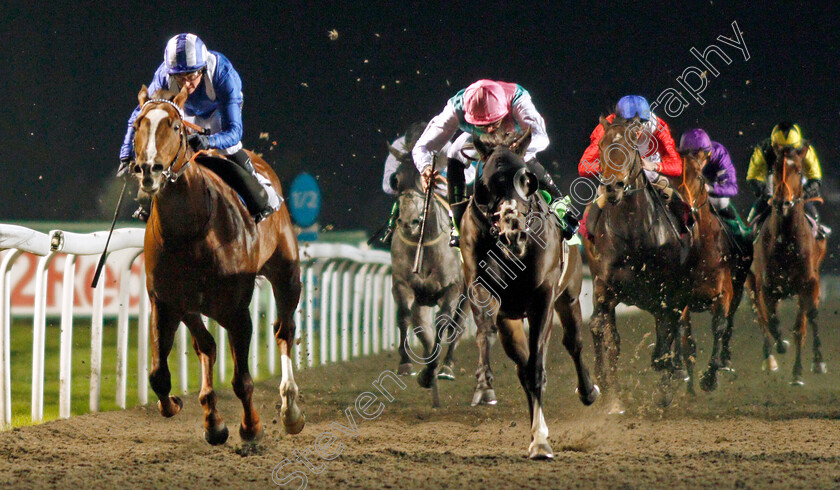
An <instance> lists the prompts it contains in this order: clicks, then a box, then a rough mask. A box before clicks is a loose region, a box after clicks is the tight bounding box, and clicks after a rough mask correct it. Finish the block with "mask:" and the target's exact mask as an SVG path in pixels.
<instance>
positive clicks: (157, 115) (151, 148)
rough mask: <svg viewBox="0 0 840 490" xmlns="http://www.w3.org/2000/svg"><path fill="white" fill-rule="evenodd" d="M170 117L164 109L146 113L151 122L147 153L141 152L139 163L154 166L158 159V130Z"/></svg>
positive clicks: (146, 117)
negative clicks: (161, 123)
mask: <svg viewBox="0 0 840 490" xmlns="http://www.w3.org/2000/svg"><path fill="white" fill-rule="evenodd" d="M168 117H169V113H168V112H167V111H165V110H164V109H152V110H150V111H149V112H147V113H146V116H145V119H147V120H148V121H149V135H148V138H147V140H146V148H145V151H142V152H140V155H139V158H138V160H140V161H139V162H138V163H148V164H150V165H151V164H153V163H154V161H155V158H157V129H158V126H159V125H160V122H161V121H163V120H164V119H167V118H168Z"/></svg>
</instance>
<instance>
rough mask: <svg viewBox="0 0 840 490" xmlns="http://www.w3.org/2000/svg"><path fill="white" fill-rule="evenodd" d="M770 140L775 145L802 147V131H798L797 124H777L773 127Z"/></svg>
mask: <svg viewBox="0 0 840 490" xmlns="http://www.w3.org/2000/svg"><path fill="white" fill-rule="evenodd" d="M770 140H771V141H772V142H773V144H775V145H779V146H793V147H795V148H798V147H799V146H801V145H802V130H801V129H799V125H797V124H793V123H779V124H777V125H776V126H774V127H773V132H772V133H770Z"/></svg>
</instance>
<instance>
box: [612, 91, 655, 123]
mask: <svg viewBox="0 0 840 490" xmlns="http://www.w3.org/2000/svg"><path fill="white" fill-rule="evenodd" d="M615 113H616V114H618V115H619V116H621V117H622V118H624V119H633V118H634V117H636V116H639V119H641V120H642V121H649V120H650V105H649V104H648V101H647V100H646V99H645V98H644V97H642V96H641V95H625V96H624V97H622V98H621V99H619V100H618V104H616V105H615Z"/></svg>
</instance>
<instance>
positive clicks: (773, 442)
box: [0, 301, 840, 488]
mask: <svg viewBox="0 0 840 490" xmlns="http://www.w3.org/2000/svg"><path fill="white" fill-rule="evenodd" d="M743 306H744V307H742V308H741V312H740V313H739V319H740V320H739V322H738V325H737V331H736V332H735V335H734V338H733V352H734V355H733V356H734V360H733V362H734V366H735V368H736V373H737V374H736V375H735V376H732V375H722V376H721V378H720V379H721V383H720V387H719V389H718V390H717V391H716V392H714V393H712V394H708V393H703V392H701V391H699V390H698V395H697V397H696V398H694V399H691V398H689V397H688V396H686V395H684V393H683V390H680V394H679V395H678V396H677V397H676V399H675V401H674V404H673V405H672V406H671V407H669V408H667V409H665V410H661V409H659V408H657V407H656V405H655V404H654V403H653V395H652V391H653V390H652V388H653V386H654V384H655V382H656V379H657V377H656V376H655V375H654V374H653V373H652V372H651V371H650V370H649V369H648V367H647V366H648V365H649V362H650V353H649V350H648V347H647V345H648V344H649V343H650V336H649V335H648V336H646V335H645V334H647V333H648V332H650V330H651V328H650V325H651V323H652V321H651V319H650V317H649V316H648V315H639V316H631V317H627V318H624V319H622V320H621V327H620V328H621V332H622V336H623V338H622V341H623V343H622V366H623V372H622V379H623V381H624V385H625V387H626V388H627V390H626V395H625V400H626V404H627V408H628V410H627V413H626V414H625V415H623V416H608V415H606V413H605V407H604V404H603V403H601V401H599V402H596V403H595V405H593V406H592V407H583V406H582V405H581V404H580V403H579V402H578V400H577V397H576V396H575V395H574V393H573V390H574V377H573V375H572V371H573V367H572V363H571V361H570V358H569V356H568V355H567V354H566V353H565V351H564V350H563V348H562V345H560V342H559V334H557V333H556V332H555V335H554V339H553V342H552V346H551V354H550V357H551V359H550V360H549V363H548V380H549V382H548V386H547V397H546V403H545V407H546V409H545V414H546V418H547V422H548V426H549V429H550V431H551V436H550V440H551V443H552V446H553V448H554V451H555V459H554V460H553V461H549V462H532V461H529V460H528V459H527V458H526V457H525V456H526V448H527V445H528V442H529V432H528V422H527V418H528V415H527V413H528V408H527V405H526V402H525V396H524V394H523V392H522V390H521V388H520V387H519V383H518V381H517V379H516V376H515V371H514V368H513V364H512V363H511V362H510V361H509V360H508V359H507V358H506V357H505V356H504V353H503V352H502V349H501V347H500V346H499V345H498V344H497V345H496V346H494V348H493V356H494V357H493V365H494V368H495V374H496V382H495V387H496V393H497V395H498V398H499V404H498V405H497V406H495V407H475V408H474V407H470V406H469V400H470V396H471V393H472V390H473V387H474V377H473V376H472V372H473V370H474V366H475V359H476V352H475V346H474V343H473V342H472V341H468V342H465V343H463V344H462V345H461V347H460V350H459V352H460V355H459V356H458V357H459V369H458V371H459V376H458V377H457V379H456V380H455V381H450V382H441V397H442V405H443V406H442V408H440V409H431V408H430V398H429V394H428V392H425V391H423V390H421V389H420V388H419V387H418V386H417V385H416V382H415V380H414V379H413V378H403V379H404V380H405V381H406V384H407V385H408V386H407V388H406V389H405V390H400V389H398V388H397V389H392V390H391V391H392V392H393V393H394V395H395V400H394V401H393V402H391V403H389V402H387V401H385V406H384V410H383V412H382V414H381V415H380V416H379V417H377V418H376V419H374V420H364V419H362V418H361V417H359V416H358V415H356V413H355V411H354V412H352V413H353V414H354V415H355V416H354V420H355V422H356V424H357V426H358V435H357V436H352V435H348V434H345V433H343V432H341V431H337V430H335V429H334V428H333V429H332V430H331V432H332V433H333V434H335V435H336V436H337V437H338V439H337V441H335V443H334V444H333V446H331V447H329V448H327V447H326V446H325V447H324V448H323V449H325V450H324V454H329V453H330V452H335V451H337V450H338V448H339V446H338V445H337V444H338V443H340V444H342V445H343V446H341V453H340V454H339V455H338V456H337V457H336V458H335V459H333V460H331V461H325V460H323V459H321V458H320V457H319V456H317V455H316V452H315V451H314V450H313V451H312V452H311V453H310V454H309V455H308V456H306V457H307V458H308V459H309V461H310V462H311V465H312V466H313V469H312V470H310V469H307V468H306V466H304V465H303V464H302V463H298V462H294V460H295V459H296V457H297V456H296V454H295V451H298V452H299V453H300V454H303V453H305V452H306V451H307V449H309V448H312V446H313V443H314V442H315V440H316V438H317V437H318V436H319V435H321V434H322V433H324V432H326V431H328V430H330V424H331V423H333V422H335V423H338V424H342V425H347V417H346V415H345V413H343V411H344V410H345V409H346V408H348V407H352V406H353V403H354V400H355V399H356V397H357V396H358V395H359V394H360V393H362V392H365V391H375V390H373V388H372V387H371V382H372V381H374V380H376V379H377V377H378V376H379V374H380V373H381V372H382V370H384V369H391V370H396V366H397V358H396V356H395V354H392V353H386V354H382V355H379V356H375V357H371V358H368V359H363V360H359V361H354V362H351V363H349V364H345V365H333V366H326V367H320V368H314V369H309V370H301V371H299V372H298V373H297V376H296V378H297V380H298V383H299V386H300V387H301V391H302V394H303V397H304V403H303V407H304V410H305V413H306V416H307V426H306V428H305V429H304V431H303V433H302V434H300V435H298V436H287V435H285V434H284V433H283V431H282V426H281V425H280V424H279V423H276V417H277V415H276V411H275V408H274V405H275V403H277V402H278V401H279V398H278V396H277V385H278V381H277V380H276V379H275V380H269V381H265V382H261V383H258V386H257V389H256V391H255V399H256V406H257V407H258V409H259V411H260V415H261V416H262V418H263V422H264V424H265V427H266V434H265V437H264V438H263V440H262V441H261V442H260V443H259V444H258V445H256V446H243V445H242V442H241V441H240V439H239V435H238V432H237V430H236V429H237V427H238V420H239V417H240V416H241V412H240V404H239V403H238V401H237V400H236V398H235V397H234V395H233V393H232V390H231V389H230V385H229V384H227V383H226V384H225V385H223V386H218V385H217V387H216V389H217V393H218V394H219V395H220V400H219V406H220V407H221V411H222V414H223V416H224V417H225V420H226V422H227V424H228V426H229V428H230V429H231V430H230V432H231V437H230V439H229V440H228V442H227V443H226V444H225V445H223V446H221V447H211V446H209V445H208V444H206V443H205V442H204V439H203V437H202V432H203V428H202V425H201V407H200V406H199V404H198V400H197V396H196V395H195V394H192V395H188V396H186V397H183V398H184V402H185V406H184V410H183V411H182V412H181V413H180V414H179V415H178V416H176V417H174V418H172V419H164V418H163V417H161V416H160V415H159V413H158V412H157V409H156V408H154V407H153V406H150V407H138V408H134V409H130V410H127V411H124V412H110V413H102V414H94V415H85V416H80V417H74V418H72V419H69V420H63V421H55V422H50V423H46V424H43V425H40V426H33V427H23V428H18V429H14V430H11V431H7V432H2V433H0V485H2V486H7V485H8V486H14V487H44V486H60V487H63V488H80V487H84V488H87V487H96V488H122V487H142V488H159V487H168V488H175V487H189V488H197V487H226V488H232V487H261V488H267V487H274V486H275V483H274V481H273V480H272V472H273V471H274V469H275V468H276V467H277V466H278V464H280V463H281V462H282V461H284V460H285V459H287V458H288V459H289V460H290V461H292V462H293V464H291V465H289V466H286V467H284V468H279V469H278V470H277V472H276V473H275V475H274V476H275V479H276V480H277V481H281V480H282V479H283V478H287V477H288V478H289V481H288V484H289V486H290V487H291V488H296V487H298V486H299V484H300V483H302V479H301V478H297V477H295V476H291V475H292V474H293V472H295V471H299V472H301V474H305V475H306V478H307V481H308V486H309V487H313V488H325V487H330V488H336V487H345V486H349V487H386V488H418V487H425V488H437V487H464V486H467V485H470V486H473V487H476V488H481V487H508V488H516V487H523V486H525V487H536V486H540V487H544V488H545V487H550V488H556V487H611V488H615V487H627V488H648V487H658V488H662V487H700V486H716V487H728V488H732V487H747V488H749V487H776V488H789V487H807V488H814V487H833V488H836V487H838V486H840V379H838V373H840V354H838V346H840V335H838V332H837V330H838V328H837V327H838V326H840V316H838V313H837V311H836V309H837V306H838V304H837V302H836V301H835V302H832V304H824V306H823V308H821V322H820V323H821V326H822V329H821V331H822V333H823V352H824V355H825V358H826V362H827V363H828V369H829V373H828V374H827V375H820V376H818V375H814V374H811V373H810V372H808V373H807V374H806V378H805V379H806V385H805V386H804V387H799V388H795V387H791V386H790V385H789V384H788V382H789V381H790V370H791V366H792V364H793V353H792V352H791V353H788V354H787V355H785V356H781V357H780V358H779V360H780V370H779V372H777V373H774V374H768V373H764V372H762V371H761V370H760V352H761V344H760V340H759V337H758V334H757V327H756V326H755V324H754V323H753V316H752V312H750V311H749V308H748V305H747V304H746V303H745V304H744V305H743ZM789 309H790V308H789V306H788V311H787V312H786V313H787V314H786V315H785V316H784V317H783V318H784V322H783V325H784V326H785V328H786V331H789V326H790V324H791V322H790V320H789V319H790V312H789ZM708 330H709V329H708V316H707V315H701V316H696V317H695V333H696V334H697V336H698V348H699V349H700V351H699V357H700V360H701V361H702V362H704V363H705V362H706V361H707V360H708V349H709V346H710V342H709V334H708ZM787 336H788V337H790V336H789V335H787ZM584 339H585V341H586V345H585V354H586V358H587V359H588V364H589V367H590V369H591V368H592V361H591V358H592V348H591V341H590V338H589V333H588V331H586V332H585V336H584ZM810 345H811V340H810V335H809V337H808V342H807V347H806V350H805V356H804V358H803V361H804V364H805V366H806V369H807V366H810V363H811V354H810V352H811V350H810ZM273 421H274V422H273ZM327 449H328V450H327ZM315 471H319V473H317V474H316V473H315Z"/></svg>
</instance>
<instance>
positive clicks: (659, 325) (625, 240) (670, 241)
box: [583, 117, 689, 414]
mask: <svg viewBox="0 0 840 490" xmlns="http://www.w3.org/2000/svg"><path fill="white" fill-rule="evenodd" d="M600 121H601V125H602V126H604V136H603V138H602V139H601V141H600V143H599V148H600V158H599V166H600V178H601V180H602V190H603V191H604V192H603V194H601V195H599V196H598V198H597V200H596V201H595V202H594V203H592V204H591V205H590V207H589V212H588V215H587V220H586V228H587V230H588V232H589V235H590V236H591V238H586V237H584V239H583V242H584V251H585V253H586V259H587V263H588V264H589V270H590V273H591V274H592V283H593V295H592V302H593V312H592V317H591V320H590V329H591V331H592V339H593V344H594V347H595V372H596V375H597V378H598V382H599V383H600V384H601V386H602V387H603V388H604V393H605V394H606V395H607V397H608V404H607V405H608V411H609V413H612V414H618V413H623V412H624V408H623V406H622V403H621V400H620V396H619V395H620V394H619V386H618V382H617V378H616V371H617V367H618V357H619V353H620V337H619V333H618V328H617V326H616V319H615V308H616V306H617V305H618V303H626V304H629V305H635V306H638V307H640V308H642V309H644V310H646V311H648V312H649V313H651V314H652V315H653V316H654V317H655V318H656V344H655V347H654V350H653V355H652V365H653V368H654V369H655V370H657V371H663V376H662V385H661V387H660V388H661V390H660V395H661V399H660V403H662V404H663V405H667V404H669V403H670V401H671V390H670V385H671V382H672V381H673V380H674V379H675V376H674V374H675V370H676V366H675V362H674V359H673V355H674V354H673V351H672V347H673V345H674V341H675V339H676V334H677V332H678V322H679V319H680V315H681V312H682V309H683V307H684V306H685V305H686V304H687V302H688V297H687V293H688V291H687V288H686V287H684V285H683V283H684V281H685V278H686V277H687V276H688V273H689V270H688V267H687V265H688V251H687V250H686V249H687V245H686V244H685V243H683V241H682V240H681V238H680V236H679V234H678V231H677V227H676V226H675V222H674V220H675V219H676V218H675V217H674V215H673V214H672V213H671V212H669V211H668V210H667V209H666V206H665V205H664V203H663V202H662V201H661V200H660V196H659V195H658V192H657V191H655V190H654V189H653V186H652V185H651V184H650V182H649V181H648V179H647V177H646V176H645V173H644V172H643V171H642V158H641V156H640V155H639V150H638V148H637V145H636V143H637V138H638V137H639V136H638V134H637V132H638V129H639V128H640V126H641V123H640V121H639V120H638V118H636V119H633V120H625V119H622V118H619V117H616V119H615V120H614V121H613V122H612V123H610V122H609V121H608V120H607V119H606V118H604V117H602V118H601V120H600ZM592 206H599V208H601V213H600V216H598V217H597V218H595V219H594V222H593V216H597V215H596V214H593V213H592ZM605 355H606V358H607V366H605V362H604V356H605Z"/></svg>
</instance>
